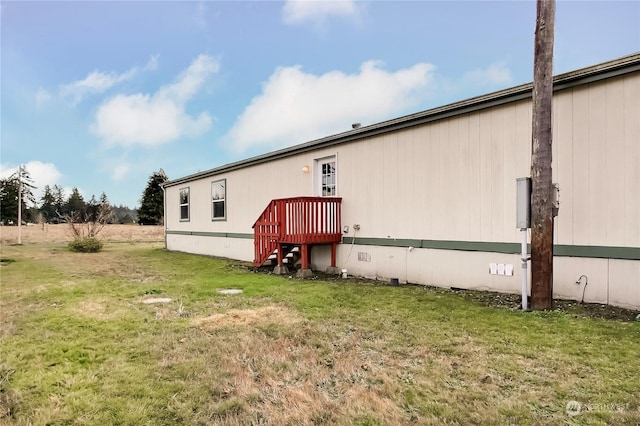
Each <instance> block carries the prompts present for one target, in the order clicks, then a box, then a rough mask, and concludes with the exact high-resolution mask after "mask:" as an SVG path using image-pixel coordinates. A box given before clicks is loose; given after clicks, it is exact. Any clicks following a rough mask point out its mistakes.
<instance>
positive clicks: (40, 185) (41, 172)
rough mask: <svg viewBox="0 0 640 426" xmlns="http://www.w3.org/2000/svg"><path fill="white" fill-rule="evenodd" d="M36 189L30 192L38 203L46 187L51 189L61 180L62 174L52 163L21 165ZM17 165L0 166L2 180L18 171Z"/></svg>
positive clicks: (35, 161) (38, 162) (33, 161)
mask: <svg viewBox="0 0 640 426" xmlns="http://www.w3.org/2000/svg"><path fill="white" fill-rule="evenodd" d="M23 165H24V166H25V168H26V169H27V171H28V172H29V175H30V176H31V179H32V181H33V185H34V186H35V187H36V189H34V190H32V192H33V194H34V196H35V197H36V200H37V201H39V200H40V197H41V196H42V190H43V189H44V187H45V186H46V185H49V186H50V187H53V185H57V184H59V182H60V180H61V179H62V173H60V171H59V170H58V168H57V167H56V166H55V164H53V163H43V162H42V161H37V160H32V161H29V162H28V163H26V164H23ZM18 167H20V166H18V165H8V164H2V165H0V176H1V177H3V178H6V177H9V176H11V175H12V174H14V173H16V172H17V171H18Z"/></svg>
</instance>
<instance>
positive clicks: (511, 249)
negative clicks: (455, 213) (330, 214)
mask: <svg viewBox="0 0 640 426" xmlns="http://www.w3.org/2000/svg"><path fill="white" fill-rule="evenodd" d="M166 233H167V234H171V235H192V236H197V237H216V238H241V239H253V234H247V233H238V232H201V231H171V230H167V231H166ZM353 240H354V238H353V237H343V238H342V243H343V244H358V245H362V246H381V247H415V248H427V249H436V250H461V251H483V252H488V253H504V254H519V253H520V244H519V243H501V242H487V241H448V240H418V239H407V238H363V237H357V238H355V243H354V242H353ZM527 250H528V251H529V252H531V246H530V245H529V246H527ZM553 254H554V256H558V257H591V258H600V259H624V260H640V247H613V246H578V245H565V244H556V245H554V246H553Z"/></svg>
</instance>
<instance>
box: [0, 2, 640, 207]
mask: <svg viewBox="0 0 640 426" xmlns="http://www.w3.org/2000/svg"><path fill="white" fill-rule="evenodd" d="M535 8H536V6H535V2H533V1H517V2H510V1H492V2H485V1H469V2H462V1H447V2H444V1H442V2H437V1H407V2H398V1H393V2H392V1H348V0H343V1H286V2H278V1H262V2H257V1H256V2H245V1H225V2H216V1H201V2H190V1H184V2H177V1H175V2H173V1H136V2H134V1H114V2H89V1H83V2H71V1H64V2H62V1H42V2H32V1H20V2H18V1H2V3H1V5H0V19H1V57H0V60H1V77H0V78H1V81H0V83H1V98H2V99H1V122H0V124H1V130H0V131H1V138H2V141H1V143H2V145H1V151H0V154H1V158H0V165H1V166H0V174H1V175H2V176H6V175H8V174H10V173H11V172H13V171H15V169H16V168H17V167H18V165H19V164H26V165H27V168H28V170H29V171H30V172H31V174H32V176H33V178H34V180H35V183H36V185H37V186H38V187H39V189H41V188H42V187H44V185H51V186H52V185H54V184H58V185H60V186H62V187H64V188H65V190H66V193H67V195H68V194H69V191H70V188H71V187H74V186H75V187H78V188H79V189H80V192H81V193H82V194H83V196H84V197H85V199H86V200H88V199H89V198H90V197H91V195H95V196H96V197H98V196H99V195H100V194H101V193H102V192H103V191H104V192H105V193H106V194H107V196H108V197H109V199H110V201H111V202H112V203H114V204H124V205H128V206H129V207H135V206H137V205H138V204H139V200H140V197H141V194H142V191H143V190H144V188H145V186H146V182H147V179H148V177H149V176H150V175H151V173H153V172H154V171H157V170H159V169H160V168H163V169H164V170H165V172H166V173H167V175H168V176H169V178H170V179H174V178H178V177H181V176H184V175H187V174H191V173H195V172H198V171H202V170H208V169H210V168H213V167H216V166H220V165H223V164H226V163H229V162H232V161H236V160H240V159H243V158H247V157H251V156H254V155H258V154H261V153H264V152H268V151H271V150H274V149H278V148H282V147H286V146H292V145H295V144H298V143H303V142H306V141H309V140H312V139H315V138H319V137H323V136H327V135H331V134H336V133H340V132H343V131H347V130H349V129H350V128H351V123H354V122H361V123H362V124H363V125H368V124H374V123H376V122H380V121H383V120H386V119H390V118H395V117H399V116H402V115H406V114H411V113H414V112H418V111H422V110H425V109H429V108H432V107H436V106H440V105H444V104H447V103H451V102H455V101H458V100H462V99H466V98H469V97H472V96H476V95H481V94H484V93H489V92H492V91H495V90H500V89H504V88H507V87H511V86H515V85H517V84H521V83H526V82H529V81H531V80H532V77H533V39H534V25H535V13H536V10H535ZM638 51H640V1H637V0H633V1H588V2H587V1H559V2H557V4H556V38H555V56H554V71H555V73H562V72H567V71H572V70H575V69H578V68H581V67H585V66H589V65H594V64H597V63H600V62H604V61H607V60H611V59H615V58H618V57H621V56H624V55H627V54H631V53H635V52H638Z"/></svg>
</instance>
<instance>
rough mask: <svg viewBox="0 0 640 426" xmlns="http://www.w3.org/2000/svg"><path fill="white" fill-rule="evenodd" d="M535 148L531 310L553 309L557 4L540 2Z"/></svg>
mask: <svg viewBox="0 0 640 426" xmlns="http://www.w3.org/2000/svg"><path fill="white" fill-rule="evenodd" d="M536 3H537V15H536V35H535V48H534V59H533V64H534V65H533V67H534V70H533V132H532V142H531V143H532V146H531V148H532V149H531V308H532V309H534V310H543V309H551V308H552V307H553V201H554V200H553V184H552V181H551V140H552V131H551V104H552V100H553V39H554V31H555V28H554V27H555V8H556V5H555V0H537V1H536Z"/></svg>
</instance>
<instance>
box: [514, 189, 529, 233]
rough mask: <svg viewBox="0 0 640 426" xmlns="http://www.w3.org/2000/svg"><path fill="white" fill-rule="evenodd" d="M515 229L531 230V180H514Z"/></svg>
mask: <svg viewBox="0 0 640 426" xmlns="http://www.w3.org/2000/svg"><path fill="white" fill-rule="evenodd" d="M516 228H519V229H526V228H531V178H528V177H524V178H517V179H516Z"/></svg>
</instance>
